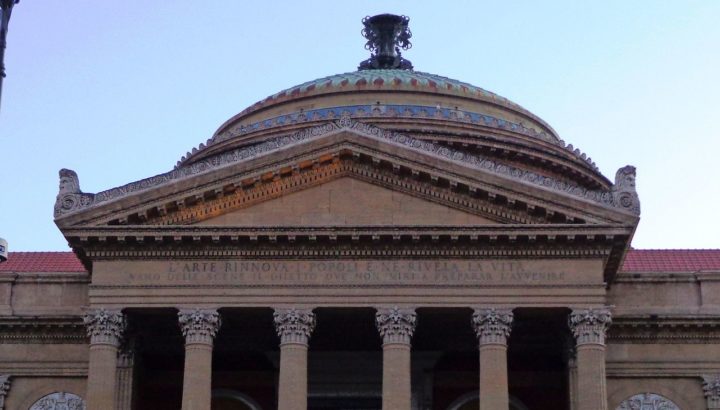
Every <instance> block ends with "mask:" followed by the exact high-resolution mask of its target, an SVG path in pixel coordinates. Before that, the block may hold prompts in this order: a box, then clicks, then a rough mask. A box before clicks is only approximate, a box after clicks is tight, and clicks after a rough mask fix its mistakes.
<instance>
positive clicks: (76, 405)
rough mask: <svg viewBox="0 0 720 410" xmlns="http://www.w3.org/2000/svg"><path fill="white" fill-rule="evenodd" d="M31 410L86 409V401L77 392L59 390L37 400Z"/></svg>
mask: <svg viewBox="0 0 720 410" xmlns="http://www.w3.org/2000/svg"><path fill="white" fill-rule="evenodd" d="M30 410H85V401H84V400H83V399H82V398H81V397H80V396H77V395H75V394H72V393H65V392H58V393H52V394H48V395H47V396H45V397H43V398H41V399H40V400H38V401H36V402H35V404H33V405H32V406H30Z"/></svg>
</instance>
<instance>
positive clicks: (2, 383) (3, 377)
mask: <svg viewBox="0 0 720 410" xmlns="http://www.w3.org/2000/svg"><path fill="white" fill-rule="evenodd" d="M9 391H10V375H8V374H0V410H4V409H5V397H7V394H8V392H9Z"/></svg>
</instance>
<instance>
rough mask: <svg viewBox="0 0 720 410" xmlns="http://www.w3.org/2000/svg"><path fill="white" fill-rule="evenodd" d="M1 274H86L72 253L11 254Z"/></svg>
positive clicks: (1, 267) (0, 269)
mask: <svg viewBox="0 0 720 410" xmlns="http://www.w3.org/2000/svg"><path fill="white" fill-rule="evenodd" d="M0 272H85V267H84V266H83V265H82V263H80V259H78V258H77V256H75V254H74V253H72V252H10V253H9V254H8V260H6V261H5V262H0Z"/></svg>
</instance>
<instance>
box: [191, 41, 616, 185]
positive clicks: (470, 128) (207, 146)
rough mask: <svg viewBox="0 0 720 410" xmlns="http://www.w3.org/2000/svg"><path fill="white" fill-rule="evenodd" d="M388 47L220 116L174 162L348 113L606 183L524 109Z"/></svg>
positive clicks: (549, 171) (572, 176)
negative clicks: (385, 53) (350, 68)
mask: <svg viewBox="0 0 720 410" xmlns="http://www.w3.org/2000/svg"><path fill="white" fill-rule="evenodd" d="M370 48H372V47H370ZM395 53H396V54H395V55H394V56H392V55H391V56H390V57H388V59H389V61H390V62H389V63H388V62H382V61H380V58H381V57H382V55H381V54H380V53H379V52H376V53H375V54H373V57H371V59H370V60H367V61H365V62H363V63H362V64H361V67H360V69H359V70H358V71H354V72H348V73H342V74H335V75H330V76H327V77H322V78H319V79H316V80H312V81H308V82H305V83H303V84H300V85H297V86H294V87H290V88H288V89H285V90H282V91H280V92H277V93H275V94H273V95H271V96H269V97H267V98H265V99H263V100H261V101H258V102H257V103H255V104H253V105H251V106H250V107H248V108H245V109H244V110H242V111H241V112H240V113H238V114H237V115H235V116H233V117H232V118H230V119H229V120H227V121H226V122H225V123H223V124H222V125H221V126H220V127H219V128H218V130H217V131H216V132H215V134H214V135H213V136H212V137H211V138H210V139H208V140H207V141H206V142H205V143H204V144H200V146H199V147H198V148H195V149H193V150H192V151H191V152H189V153H188V154H187V155H186V156H184V157H183V158H182V159H181V160H180V161H179V162H178V164H177V167H178V168H182V167H184V166H188V165H191V164H193V163H195V162H197V161H200V160H204V159H208V158H210V157H213V156H216V155H219V154H222V153H223V152H226V151H228V150H231V149H237V148H240V147H246V146H251V145H254V144H259V143H262V142H263V141H265V140H267V139H268V138H271V137H276V136H278V135H282V134H283V133H290V132H296V131H298V130H300V129H303V128H308V127H311V126H315V125H317V124H319V123H323V122H328V121H333V120H335V119H337V118H339V117H340V116H341V115H349V116H350V117H351V118H352V119H353V120H356V121H361V122H366V123H369V124H372V125H375V126H377V127H380V128H383V129H388V130H392V131H395V132H399V133H404V134H408V135H411V136H413V137H415V138H418V139H423V140H428V141H432V142H434V143H438V144H444V145H448V146H453V147H454V148H456V149H462V150H468V151H473V152H478V153H482V154H483V155H485V156H490V157H493V158H495V159H496V160H499V161H503V162H507V163H508V165H512V166H518V165H521V166H522V167H523V168H529V169H532V170H533V171H536V172H540V173H541V174H547V175H552V176H554V177H560V178H561V179H564V180H567V181H568V182H570V181H572V182H575V183H579V184H580V185H582V186H585V187H587V188H589V189H609V187H610V186H611V183H610V181H608V180H607V179H606V178H605V177H604V176H603V175H602V174H600V172H599V170H598V169H597V167H596V166H595V164H594V163H593V162H592V160H591V159H590V158H588V157H587V156H586V155H585V154H583V153H581V152H580V151H579V150H577V149H575V148H574V147H573V146H572V145H567V144H565V142H564V141H563V140H561V139H560V138H559V136H558V135H557V133H556V132H555V131H554V130H553V129H552V127H550V125H548V124H547V123H546V122H545V121H543V120H542V119H541V118H540V117H538V116H536V115H535V114H533V113H531V112H530V111H529V110H527V109H525V108H523V107H522V106H520V105H518V104H516V103H514V102H512V101H510V100H508V99H507V98H504V97H501V96H499V95H497V94H495V93H492V92H490V91H487V90H485V89H483V88H480V87H477V86H474V85H471V84H468V83H466V82H462V81H458V80H454V79H450V78H447V77H443V76H440V75H436V74H429V73H425V72H421V71H416V70H414V69H412V64H411V63H410V62H409V61H407V60H405V59H403V58H401V57H400V53H399V48H398V47H395ZM393 58H394V63H393V61H392V60H393ZM373 59H377V61H375V60H373Z"/></svg>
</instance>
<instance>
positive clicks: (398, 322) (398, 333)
mask: <svg viewBox="0 0 720 410" xmlns="http://www.w3.org/2000/svg"><path fill="white" fill-rule="evenodd" d="M416 322H417V315H416V314H415V309H401V308H398V307H397V306H395V307H391V308H378V309H377V314H376V315H375V324H376V325H377V328H378V331H379V332H380V336H381V337H382V339H383V345H382V349H383V378H382V383H383V387H382V408H383V410H410V408H411V404H412V403H411V400H412V399H411V383H410V378H411V376H410V340H411V339H412V335H413V333H415V325H416Z"/></svg>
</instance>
